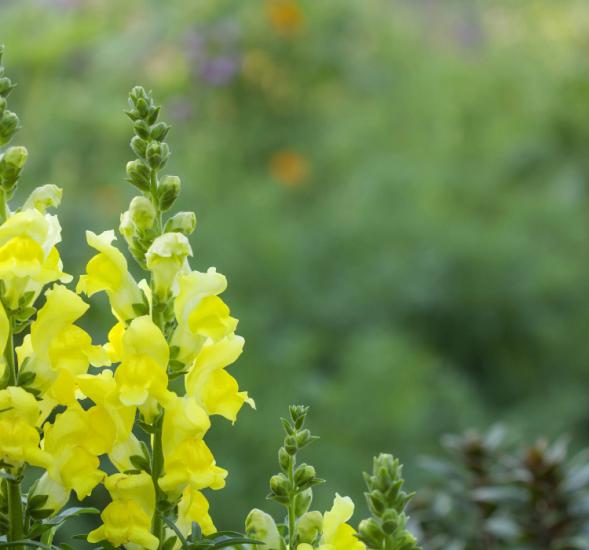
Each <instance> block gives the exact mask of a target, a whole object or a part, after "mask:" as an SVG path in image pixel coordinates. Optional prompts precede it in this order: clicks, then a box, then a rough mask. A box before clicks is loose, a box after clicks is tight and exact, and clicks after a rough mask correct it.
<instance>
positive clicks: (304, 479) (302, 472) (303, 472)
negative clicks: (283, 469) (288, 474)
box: [294, 463, 316, 487]
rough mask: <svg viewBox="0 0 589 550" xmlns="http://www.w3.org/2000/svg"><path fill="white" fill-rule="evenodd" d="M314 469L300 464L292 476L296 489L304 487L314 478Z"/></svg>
mask: <svg viewBox="0 0 589 550" xmlns="http://www.w3.org/2000/svg"><path fill="white" fill-rule="evenodd" d="M315 473H316V472H315V468H313V466H309V465H308V464H304V463H303V464H301V465H300V466H298V467H297V469H296V471H295V475H294V481H295V483H296V485H297V486H298V487H301V486H303V485H305V483H308V482H309V481H311V480H312V479H313V478H314V477H315Z"/></svg>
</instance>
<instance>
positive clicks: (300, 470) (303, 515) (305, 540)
mask: <svg viewBox="0 0 589 550" xmlns="http://www.w3.org/2000/svg"><path fill="white" fill-rule="evenodd" d="M308 410H309V409H308V407H303V406H291V407H290V409H289V413H290V418H289V419H285V418H283V419H282V426H283V428H284V431H285V438H284V445H283V446H282V447H281V448H280V449H279V451H278V464H279V465H280V470H281V472H280V473H279V474H277V475H274V476H272V477H271V478H270V494H269V495H268V497H267V498H268V499H269V500H274V501H276V502H278V503H279V504H281V505H283V506H284V507H285V508H286V510H287V519H286V523H285V524H284V525H277V524H276V522H275V521H274V519H273V518H272V516H270V515H269V514H267V513H266V512H263V511H262V510H258V509H253V510H252V511H251V512H250V513H249V515H248V517H247V518H246V520H245V529H246V533H247V534H248V536H250V537H252V538H254V539H257V540H260V541H262V542H263V543H264V548H267V549H268V550H286V549H288V550H294V549H296V550H314V549H319V550H364V549H365V548H366V546H365V545H364V543H362V542H361V541H360V540H358V538H357V536H356V535H357V534H356V531H355V530H354V528H353V527H351V526H350V525H349V524H348V523H347V522H348V521H349V520H350V518H351V517H352V514H353V513H354V503H353V502H352V500H351V499H350V498H349V497H341V496H340V495H338V494H336V495H335V499H334V501H333V506H332V508H331V510H329V511H327V512H325V513H324V514H322V513H321V512H318V511H316V510H313V511H309V508H310V506H311V503H312V500H313V489H312V488H313V487H314V486H315V485H318V484H320V483H323V480H322V479H319V478H318V477H316V475H315V468H313V466H310V465H308V464H304V463H303V464H299V465H298V466H297V460H296V459H297V453H298V451H299V450H301V449H303V448H305V447H306V446H307V445H309V444H310V443H311V442H312V441H314V440H315V439H317V438H316V437H315V436H313V435H311V432H310V431H309V430H308V429H306V428H305V420H306V417H307V413H308Z"/></svg>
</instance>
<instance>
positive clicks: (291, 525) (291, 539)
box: [288, 456, 296, 550]
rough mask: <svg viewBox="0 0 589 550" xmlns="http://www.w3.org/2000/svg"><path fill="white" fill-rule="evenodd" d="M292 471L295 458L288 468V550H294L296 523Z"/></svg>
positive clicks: (292, 458)
mask: <svg viewBox="0 0 589 550" xmlns="http://www.w3.org/2000/svg"><path fill="white" fill-rule="evenodd" d="M294 471H295V457H294V456H293V457H291V460H290V468H289V469H288V480H289V481H290V487H291V491H290V494H289V495H288V547H289V549H290V550H295V548H296V546H295V542H296V541H295V523H296V512H295V499H296V494H295V493H294V488H295V482H294Z"/></svg>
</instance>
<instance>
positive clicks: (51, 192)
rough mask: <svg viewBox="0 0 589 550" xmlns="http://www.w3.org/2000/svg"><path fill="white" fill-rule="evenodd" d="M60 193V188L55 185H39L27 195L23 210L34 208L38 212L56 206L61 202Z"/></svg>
mask: <svg viewBox="0 0 589 550" xmlns="http://www.w3.org/2000/svg"><path fill="white" fill-rule="evenodd" d="M61 195H62V190H61V189H60V188H59V187H57V185H53V184H51V183H48V184H46V185H41V186H40V187H37V188H36V189H34V190H33V192H32V193H31V194H30V195H29V196H28V198H27V200H26V201H25V203H24V205H23V210H28V209H30V208H35V209H36V210H38V211H39V212H45V210H47V208H57V207H58V206H59V205H60V203H61Z"/></svg>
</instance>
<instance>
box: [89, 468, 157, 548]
mask: <svg viewBox="0 0 589 550" xmlns="http://www.w3.org/2000/svg"><path fill="white" fill-rule="evenodd" d="M104 485H105V487H106V488H107V490H108V492H109V493H110V495H111V497H112V502H111V503H110V504H109V505H108V506H107V507H106V508H105V509H104V511H103V512H102V514H101V516H100V517H101V518H102V521H103V524H102V525H101V526H100V527H98V529H95V530H94V531H91V532H90V534H89V535H88V542H91V543H97V542H100V541H101V540H107V541H109V542H110V543H111V544H112V545H114V546H116V547H118V546H122V545H125V548H127V549H129V550H140V549H142V548H147V549H148V550H156V549H157V548H158V547H159V541H158V539H157V538H156V537H155V536H154V535H152V534H151V518H152V516H153V513H154V511H155V489H154V486H153V483H152V480H151V477H150V476H149V475H148V474H146V473H145V472H141V473H139V474H134V475H127V474H114V475H112V476H109V477H108V478H107V479H106V481H105V484H104Z"/></svg>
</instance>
